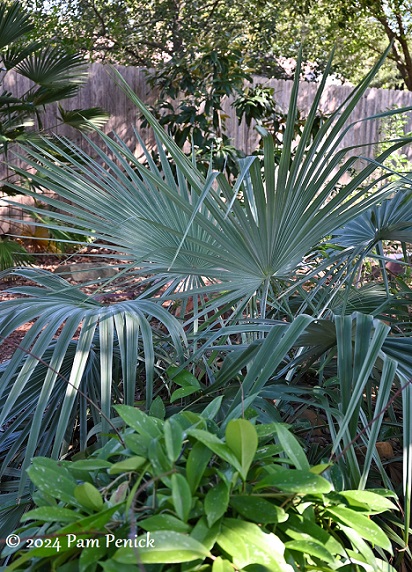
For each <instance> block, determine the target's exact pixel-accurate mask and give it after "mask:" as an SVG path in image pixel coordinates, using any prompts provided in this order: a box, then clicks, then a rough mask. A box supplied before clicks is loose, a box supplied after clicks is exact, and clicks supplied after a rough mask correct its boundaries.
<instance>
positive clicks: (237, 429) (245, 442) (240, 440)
mask: <svg viewBox="0 0 412 572" xmlns="http://www.w3.org/2000/svg"><path fill="white" fill-rule="evenodd" d="M225 436H226V443H227V445H228V447H229V448H230V449H231V450H232V451H233V452H234V454H235V455H236V457H237V459H238V461H239V462H240V464H241V466H242V471H241V475H242V477H243V480H246V476H247V473H248V470H249V468H250V465H251V464H252V461H253V459H254V456H255V453H256V450H257V446H258V436H257V433H256V429H255V428H254V426H253V425H252V424H251V423H250V421H246V419H233V420H232V421H230V422H229V423H228V424H227V426H226V432H225Z"/></svg>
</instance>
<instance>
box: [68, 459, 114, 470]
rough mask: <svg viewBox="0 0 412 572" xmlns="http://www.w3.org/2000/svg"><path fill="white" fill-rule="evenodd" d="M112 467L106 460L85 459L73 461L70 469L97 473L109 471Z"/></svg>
mask: <svg viewBox="0 0 412 572" xmlns="http://www.w3.org/2000/svg"><path fill="white" fill-rule="evenodd" d="M111 466H112V463H110V462H109V461H105V460H104V459H84V460H81V461H73V463H71V464H70V469H76V471H97V470H99V469H107V468H108V467H111Z"/></svg>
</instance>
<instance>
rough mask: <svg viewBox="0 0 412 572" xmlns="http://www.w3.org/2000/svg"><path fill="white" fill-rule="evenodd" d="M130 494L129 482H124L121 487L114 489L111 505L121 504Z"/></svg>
mask: <svg viewBox="0 0 412 572" xmlns="http://www.w3.org/2000/svg"><path fill="white" fill-rule="evenodd" d="M128 492H129V482H128V481H123V482H122V483H120V485H119V486H118V487H117V488H115V489H114V491H113V492H112V494H111V495H110V504H111V505H115V504H120V503H122V502H123V501H125V500H126V498H127V493H128Z"/></svg>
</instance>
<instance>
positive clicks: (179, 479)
mask: <svg viewBox="0 0 412 572" xmlns="http://www.w3.org/2000/svg"><path fill="white" fill-rule="evenodd" d="M171 481H172V499H173V505H174V507H175V510H176V512H177V515H178V517H179V518H180V519H181V520H183V522H186V521H187V519H188V518H189V513H190V510H191V508H192V493H191V492H190V487H189V483H188V482H187V480H186V479H185V478H184V476H183V475H181V474H180V473H174V474H173V475H172V479H171Z"/></svg>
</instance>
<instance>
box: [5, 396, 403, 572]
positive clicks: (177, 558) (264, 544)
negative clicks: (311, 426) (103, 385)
mask: <svg viewBox="0 0 412 572" xmlns="http://www.w3.org/2000/svg"><path fill="white" fill-rule="evenodd" d="M220 402H221V399H220V398H218V399H216V400H214V401H212V402H211V403H210V404H209V406H208V407H207V408H206V410H205V411H204V412H203V413H202V414H195V413H193V412H190V411H185V412H180V413H178V414H176V415H173V416H172V417H170V418H168V419H166V420H165V421H163V420H162V419H159V418H157V417H154V416H148V415H147V414H145V413H144V412H142V411H141V410H139V409H136V408H133V407H130V406H126V405H124V406H117V408H116V409H117V412H118V413H119V415H120V418H121V419H122V421H123V423H124V425H125V428H123V429H122V430H121V432H120V433H118V434H117V436H115V437H113V438H112V439H111V440H110V441H109V442H108V443H107V444H106V445H105V446H104V447H103V448H101V449H98V450H97V451H95V452H94V453H93V454H92V455H90V456H89V457H87V458H82V459H78V460H75V461H55V460H52V459H48V458H44V457H38V458H35V459H33V463H32V465H31V467H30V468H29V470H28V473H29V476H30V479H31V481H32V482H33V483H34V485H35V487H36V492H35V493H34V495H33V498H34V500H35V502H36V504H37V508H35V509H34V510H31V511H30V512H28V513H26V514H25V515H24V516H23V518H22V521H23V523H24V525H23V526H22V527H21V528H20V529H19V530H18V531H17V533H18V534H19V535H20V537H21V539H22V541H23V543H24V544H25V547H24V548H23V549H20V550H19V551H18V552H17V553H16V552H15V553H14V554H13V550H12V549H7V548H6V549H5V550H4V551H3V556H7V555H8V554H9V563H8V565H7V570H10V571H11V570H60V571H82V572H94V571H98V570H104V571H108V572H111V571H113V570H119V569H121V570H124V571H126V572H129V571H133V570H147V571H149V570H150V571H151V572H155V571H156V572H161V571H166V570H167V571H170V572H172V571H176V572H177V571H186V572H189V571H193V572H194V571H195V570H196V571H197V570H199V571H200V570H202V571H204V572H206V571H210V572H212V571H213V572H226V571H227V572H229V571H230V572H233V571H235V570H239V571H240V570H245V571H246V570H247V571H255V572H264V571H266V572H269V571H270V572H293V571H294V570H319V571H320V570H322V571H323V572H327V571H332V570H341V571H342V572H343V571H351V570H353V571H355V570H365V571H367V572H369V571H370V572H372V571H374V572H376V571H378V570H382V571H383V570H385V571H386V572H394V568H392V567H391V566H390V565H389V564H387V562H385V561H384V560H382V558H380V557H379V556H380V555H381V556H382V555H384V554H385V555H386V556H388V554H391V552H392V547H391V543H390V540H389V539H388V537H387V535H386V534H385V533H384V532H383V531H382V529H381V528H380V527H379V526H378V525H377V524H376V523H375V522H374V520H373V516H374V515H377V514H380V513H382V512H385V511H388V510H390V511H392V510H396V506H395V505H394V504H393V502H392V501H391V500H389V499H388V497H391V496H392V497H393V496H394V494H393V493H391V492H390V491H387V490H374V491H369V490H368V491H359V490H342V491H339V490H334V487H333V485H332V483H331V482H330V480H328V479H327V478H325V477H324V476H322V473H327V472H328V470H329V468H330V467H329V466H328V465H317V466H312V467H311V466H310V465H309V462H308V460H307V457H306V455H305V452H304V450H303V448H302V447H301V445H300V444H299V442H298V441H297V439H296V438H295V437H294V436H293V435H292V434H291V433H290V431H289V430H288V427H287V425H285V424H282V423H271V424H260V425H254V424H252V422H251V421H248V420H246V419H234V420H232V421H230V422H229V423H228V424H227V426H226V429H225V431H224V432H223V431H222V430H219V426H218V425H217V424H216V423H215V422H214V420H213V418H214V417H215V416H216V414H217V412H218V410H219V407H220ZM251 414H252V415H253V412H251ZM118 421H120V420H119V419H118ZM222 433H224V434H222ZM28 547H29V548H28ZM384 558H385V560H387V558H386V557H385V556H384Z"/></svg>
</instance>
